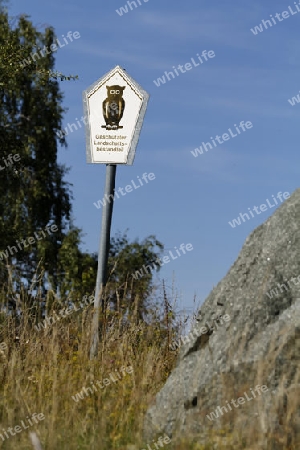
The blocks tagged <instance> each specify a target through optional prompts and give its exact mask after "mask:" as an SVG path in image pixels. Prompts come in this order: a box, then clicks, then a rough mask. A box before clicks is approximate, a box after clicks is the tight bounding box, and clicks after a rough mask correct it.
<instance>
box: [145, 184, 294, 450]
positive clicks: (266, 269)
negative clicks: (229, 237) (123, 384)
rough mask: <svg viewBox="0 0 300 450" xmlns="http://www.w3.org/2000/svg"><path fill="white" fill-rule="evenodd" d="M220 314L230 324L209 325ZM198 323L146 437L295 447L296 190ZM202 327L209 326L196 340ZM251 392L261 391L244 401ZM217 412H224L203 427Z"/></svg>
mask: <svg viewBox="0 0 300 450" xmlns="http://www.w3.org/2000/svg"><path fill="white" fill-rule="evenodd" d="M294 277H296V278H294ZM298 277H299V278H298ZM292 278H293V280H292ZM283 284H285V286H283ZM279 285H281V287H279ZM276 288H277V294H276V291H274V292H273V295H272V293H271V290H275V289H276ZM268 294H269V295H268ZM219 315H222V316H224V315H229V317H230V321H228V322H225V320H224V318H223V319H222V318H221V322H220V323H219V325H216V323H217V322H216V320H215V319H216V317H218V316H219ZM226 318H227V320H228V317H226ZM197 320H198V321H197V322H196V324H195V326H194V327H193V329H192V333H193V334H191V333H190V334H189V335H188V336H189V340H190V342H186V343H185V344H184V345H182V347H181V349H180V352H179V356H178V361H177V364H176V367H175V369H174V370H173V372H172V373H171V375H170V377H169V378H168V380H167V382H166V384H165V386H164V387H163V388H162V389H161V391H160V392H159V393H158V394H157V397H156V401H155V404H154V405H153V406H152V407H150V408H149V410H148V411H147V414H146V417H145V426H144V432H145V433H144V434H145V439H146V440H147V441H150V439H153V438H154V437H155V436H158V435H163V434H164V433H166V434H167V435H168V436H170V438H171V439H172V441H175V442H177V441H179V440H181V439H182V438H183V437H184V438H189V440H191V441H195V440H197V441H198V442H202V441H203V442H207V441H208V437H209V436H214V437H216V436H219V435H220V434H221V431H223V432H224V433H225V438H227V440H228V437H229V436H230V438H231V439H232V440H233V442H236V445H237V443H239V445H240V446H236V447H235V448H247V449H250V448H255V449H257V448H263V449H270V450H276V449H277V448H278V449H281V448H290V449H294V448H295V449H296V448H300V420H299V417H300V410H299V405H300V389H299V387H300V368H299V362H300V189H298V190H297V191H295V192H294V193H293V195H292V196H291V197H290V198H289V199H287V200H286V201H285V202H284V203H283V204H282V205H281V206H280V207H279V208H278V209H277V210H276V211H275V212H274V214H273V216H271V217H270V218H269V219H268V220H267V221H266V222H265V223H264V224H262V225H260V226H259V227H258V228H256V229H255V230H254V231H253V232H252V233H251V234H250V236H249V237H248V238H247V239H246V242H245V244H244V246H243V248H242V250H241V252H240V254H239V256H238V258H237V260H236V261H235V263H234V264H233V265H232V267H231V268H230V270H229V272H228V273H227V275H226V276H225V277H224V278H223V280H222V281H220V282H219V284H218V285H217V286H216V287H215V288H214V289H213V291H212V292H211V293H210V294H209V296H208V298H207V299H206V301H205V302H204V304H203V305H202V307H201V311H200V312H199V313H198V319H197ZM207 322H208V324H215V326H213V328H214V329H213V331H211V330H209V332H207V333H206V334H201V332H200V328H201V327H203V326H205V323H207ZM202 331H203V330H202ZM257 385H265V386H267V389H268V390H267V391H265V392H263V393H261V395H258V393H256V395H255V393H254V391H253V395H251V394H252V392H251V391H250V388H252V389H254V388H255V386H257ZM263 389H265V388H263ZM260 392H261V391H260ZM245 393H246V394H247V396H248V400H247V398H246V396H245ZM241 397H243V398H244V404H242V403H243V402H242V400H240V404H239V403H237V399H238V398H241ZM231 400H234V401H235V404H236V405H237V406H234V404H233V403H232V402H231ZM227 402H230V405H231V410H230V409H229V407H230V405H229V406H228V403H227ZM219 406H220V407H223V406H225V407H226V406H227V411H228V412H226V411H225V410H224V409H223V410H222V413H221V412H220V409H218V411H219V417H218V418H215V419H211V420H209V418H208V417H207V416H208V415H210V413H211V412H213V411H215V410H216V409H217V408H218V407H219ZM242 441H243V442H244V443H247V445H248V446H247V447H242V446H241V443H242ZM222 442H223V443H226V441H224V438H223V441H222ZM228 442H229V441H228ZM296 442H297V443H296ZM252 445H253V447H252ZM261 446H262V447H261ZM217 448H223V447H217ZM226 448H227V447H226Z"/></svg>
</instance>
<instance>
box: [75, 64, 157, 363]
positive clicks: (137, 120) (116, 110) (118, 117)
mask: <svg viewBox="0 0 300 450" xmlns="http://www.w3.org/2000/svg"><path fill="white" fill-rule="evenodd" d="M148 99H149V95H148V94H147V92H146V91H144V90H143V89H142V88H141V87H140V86H139V85H138V84H137V83H136V81H135V80H133V79H132V78H131V77H130V76H129V75H128V74H127V73H126V71H125V70H124V69H122V68H121V67H120V66H116V67H115V68H114V69H113V70H111V71H110V72H108V73H107V74H106V75H104V76H103V77H102V78H100V79H99V80H98V81H96V82H95V83H94V84H93V85H92V86H90V87H89V88H88V89H87V90H85V91H84V92H83V106H84V112H85V117H87V118H88V123H87V122H85V123H86V157H87V162H88V163H92V164H106V182H105V195H104V206H103V211H102V228H101V236H100V246H99V253H98V270H97V281H96V290H95V303H94V309H95V312H94V317H93V322H92V341H91V349H90V358H91V359H92V358H94V357H95V356H96V354H97V351H98V344H99V313H100V308H101V306H102V304H101V305H100V302H101V299H102V297H103V290H104V287H105V285H106V281H107V273H106V271H107V260H108V254H109V243H110V229H111V221H112V213H113V202H114V192H115V178H116V168H117V166H116V164H124V165H132V164H133V160H134V156H135V150H136V146H137V144H138V140H139V135H140V131H141V128H142V124H143V119H144V115H145V112H146V108H147V103H148ZM104 130H105V131H104ZM119 130H121V131H119Z"/></svg>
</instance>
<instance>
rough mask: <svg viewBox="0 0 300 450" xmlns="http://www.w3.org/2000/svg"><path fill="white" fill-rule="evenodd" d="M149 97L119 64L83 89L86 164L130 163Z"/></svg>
mask: <svg viewBox="0 0 300 450" xmlns="http://www.w3.org/2000/svg"><path fill="white" fill-rule="evenodd" d="M148 98H149V95H148V94H147V92H146V91H144V90H143V89H142V88H141V87H140V86H139V85H138V84H137V83H136V81H134V80H133V79H132V78H131V77H130V76H129V75H128V74H127V73H126V72H125V70H124V69H121V67H120V66H116V67H115V68H114V69H113V70H111V71H110V72H108V73H107V74H106V75H104V76H103V77H102V78H100V79H99V80H98V81H96V82H95V83H94V84H93V85H92V86H90V87H89V88H88V89H86V90H85V91H84V92H83V105H84V113H85V114H84V115H85V117H86V118H88V121H86V155H87V162H88V163H102V164H127V165H132V163H133V160H134V155H135V149H136V146H137V143H138V139H139V135H140V131H141V128H142V124H143V119H144V115H145V112H146V108H147V102H148Z"/></svg>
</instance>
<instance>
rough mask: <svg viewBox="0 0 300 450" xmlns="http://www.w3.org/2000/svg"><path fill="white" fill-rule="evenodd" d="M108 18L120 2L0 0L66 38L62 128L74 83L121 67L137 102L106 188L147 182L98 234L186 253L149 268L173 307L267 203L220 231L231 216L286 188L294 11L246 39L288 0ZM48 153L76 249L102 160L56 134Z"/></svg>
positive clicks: (73, 99)
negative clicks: (56, 146) (137, 119)
mask: <svg viewBox="0 0 300 450" xmlns="http://www.w3.org/2000/svg"><path fill="white" fill-rule="evenodd" d="M140 3H141V5H140V6H138V7H137V8H134V9H133V10H132V11H131V10H130V11H129V12H128V13H127V14H123V15H122V16H119V15H118V14H117V12H116V9H119V8H120V7H121V6H124V5H125V4H126V2H125V1H124V0H110V1H109V2H103V1H102V2H99V1H94V0H86V1H85V2H82V1H79V0H72V1H68V0H67V1H64V2H61V1H58V0H52V1H51V2H37V1H36V0H27V1H26V4H24V2H23V0H12V1H11V6H10V15H12V16H13V15H17V14H20V13H27V14H29V15H30V16H31V19H32V21H33V23H34V24H36V23H41V22H42V23H45V22H46V23H49V24H51V25H52V26H53V27H54V29H55V32H56V35H57V37H58V38H60V37H61V36H62V35H63V34H64V35H66V33H68V31H73V32H74V31H78V32H79V33H80V36H81V37H80V39H78V40H75V41H74V42H72V43H70V44H68V45H67V46H65V47H64V48H61V49H59V50H58V51H57V52H56V68H57V70H60V71H61V72H63V73H65V74H66V75H67V74H77V75H78V76H79V81H76V82H62V83H61V89H62V91H63V92H64V94H65V98H64V103H63V104H64V106H65V107H67V108H69V110H68V112H67V113H66V115H65V118H64V126H67V124H68V123H72V122H75V118H80V117H81V116H82V115H83V105H82V92H83V91H84V90H85V89H86V88H87V87H89V86H90V85H91V84H92V83H93V82H95V81H96V80H97V79H99V78H100V77H102V76H103V75H104V74H105V73H107V72H108V71H109V70H111V69H112V68H113V67H115V66H116V65H120V66H121V67H123V68H125V69H126V71H127V72H128V73H129V75H130V76H131V77H132V78H134V79H135V80H136V81H137V82H138V83H139V84H140V85H141V86H142V87H143V88H144V89H145V90H146V91H147V92H148V93H149V94H150V100H149V103H148V109H147V112H146V115H145V120H144V125H143V128H142V132H141V135H140V140H139V144H138V147H137V150H136V156H135V161H134V164H133V166H118V168H117V179H116V187H119V186H121V187H124V186H126V185H127V184H129V183H130V181H131V180H132V179H133V180H136V179H137V176H140V177H141V176H142V174H143V173H144V172H147V173H150V172H153V173H154V174H155V177H156V178H155V180H153V181H151V182H150V183H149V184H148V185H146V186H144V187H142V188H141V189H137V190H134V191H133V192H131V193H128V194H127V195H126V196H124V197H122V198H120V199H118V200H116V202H115V207H114V215H113V224H112V235H114V234H115V232H116V231H117V230H120V231H124V230H125V229H129V232H128V236H129V237H130V238H131V239H135V238H139V239H143V238H145V237H147V236H148V235H150V234H155V235H156V236H157V238H158V239H159V240H160V241H161V242H162V243H163V244H164V245H165V247H166V249H167V250H166V254H168V251H169V250H171V249H173V248H174V247H175V246H176V247H179V245H180V244H181V243H185V244H187V243H191V244H192V245H193V248H194V250H193V251H191V252H188V253H187V254H186V255H183V256H181V257H180V258H178V259H177V260H175V261H171V262H170V263H169V264H167V265H165V266H164V267H163V268H162V270H161V271H160V278H165V279H166V284H167V286H169V287H171V285H172V279H173V277H174V280H175V287H176V288H177V290H178V294H179V296H180V298H181V304H182V305H185V306H187V307H189V306H192V304H193V296H194V294H196V295H197V303H198V302H200V303H202V302H203V301H204V299H205V298H206V296H207V295H208V294H209V292H210V291H211V289H212V288H213V286H215V285H216V284H217V283H218V282H219V281H220V280H221V278H222V277H223V276H225V275H226V273H227V272H228V270H229V268H230V266H231V265H232V264H233V262H234V261H235V259H236V258H237V256H238V253H239V251H240V249H241V247H242V245H243V243H244V241H245V239H246V237H247V236H248V234H249V233H250V232H251V231H252V230H253V229H254V228H256V227H257V226H258V225H260V224H261V223H263V222H264V221H265V220H266V219H267V217H269V216H270V215H271V214H272V213H273V212H274V210H275V207H274V208H272V209H271V208H269V209H268V210H267V211H265V212H262V213H261V214H260V215H255V217H254V218H251V220H249V221H246V222H245V223H242V224H241V225H240V226H237V227H236V228H232V227H231V226H230V225H229V224H228V222H229V221H232V219H233V218H235V217H237V216H238V215H239V213H241V212H242V213H244V212H247V210H248V208H251V209H252V208H253V207H254V206H255V205H256V206H259V205H261V204H263V203H265V201H266V199H267V198H268V199H269V200H270V201H271V196H272V195H274V196H276V195H277V193H278V192H279V191H281V192H289V193H290V194H291V193H292V192H293V191H294V190H295V189H296V188H297V187H298V186H299V184H298V177H299V167H300V157H299V114H300V104H299V105H298V104H296V105H295V106H291V105H290V104H289V102H288V99H291V98H292V97H293V96H296V95H297V93H298V92H299V90H300V77H299V69H300V46H299V31H298V30H299V25H300V13H297V14H294V15H292V16H291V17H289V18H287V19H285V20H283V21H282V22H279V23H277V24H276V25H274V26H272V28H269V29H265V30H264V31H263V32H261V33H258V34H257V35H254V34H253V33H252V32H251V31H250V28H254V27H255V26H256V25H259V24H260V23H261V20H262V19H264V20H266V19H269V18H270V14H272V15H273V16H275V14H276V13H277V12H278V13H281V12H282V11H284V10H288V6H291V7H293V8H295V6H294V2H293V1H292V0H287V1H281V2H279V1H270V0H267V1H265V2H264V4H263V5H261V4H260V2H258V1H253V2H251V3H250V2H248V1H244V0H242V1H241V0H235V1H231V0H229V1H228V2H226V3H225V2H223V1H221V0H216V1H215V2H213V3H212V2H210V1H208V0H204V1H201V2H199V1H198V0H185V1H184V2H182V1H178V0H173V1H172V2H161V1H158V0H149V1H148V2H147V3H145V2H144V0H140ZM203 50H207V51H209V50H213V51H214V52H215V57H214V58H213V59H209V60H208V61H207V62H205V63H204V64H202V65H200V66H199V67H193V69H192V70H189V71H187V72H186V73H181V74H180V75H179V76H178V77H176V78H175V79H171V80H170V81H168V82H166V83H165V84H164V85H161V86H160V87H157V86H156V85H155V84H154V82H153V80H156V79H157V78H158V77H161V76H162V75H163V73H164V72H165V71H170V70H172V66H175V67H177V66H178V65H179V64H181V65H184V64H186V63H188V62H191V58H194V59H195V58H197V57H196V55H197V53H199V54H201V53H202V51H203ZM241 121H244V122H247V121H251V122H252V124H253V127H252V128H251V129H249V130H247V131H246V132H242V133H241V134H240V135H238V136H237V137H234V138H231V139H230V140H228V141H227V142H224V143H223V144H221V145H218V146H217V147H216V148H213V149H212V150H209V151H208V152H204V154H202V155H199V156H198V157H197V158H195V157H194V156H193V155H192V154H191V151H192V150H194V149H195V148H196V147H199V146H200V145H201V143H202V142H203V141H204V142H208V141H210V142H211V139H210V137H214V136H216V135H222V134H223V133H226V132H227V130H228V128H231V129H232V131H233V130H234V124H239V123H240V122H241ZM67 142H68V149H61V150H60V152H59V161H60V162H62V163H65V164H67V165H69V166H71V171H70V174H69V175H68V177H67V179H68V181H69V182H71V183H72V184H73V188H72V190H73V194H74V202H73V208H74V219H75V224H76V225H77V226H79V227H81V228H82V229H83V231H84V233H85V242H84V246H83V250H88V251H91V252H92V251H93V252H94V251H97V250H98V245H99V235H100V225H101V211H102V210H101V209H97V208H96V207H95V206H94V204H93V203H94V202H96V201H97V200H98V199H101V198H102V197H103V195H104V182H105V165H101V164H87V163H86V154H85V145H86V144H85V133H84V129H83V128H82V129H79V130H77V131H75V132H73V133H70V134H69V136H68V137H67Z"/></svg>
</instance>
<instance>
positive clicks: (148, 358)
mask: <svg viewBox="0 0 300 450" xmlns="http://www.w3.org/2000/svg"><path fill="white" fill-rule="evenodd" d="M23 308H24V309H23V310H24V314H23V317H22V320H21V321H17V320H16V319H13V318H11V317H7V316H4V315H0V343H1V342H3V341H4V342H5V343H6V344H7V350H4V351H2V352H1V351H0V433H1V430H3V429H4V430H7V428H8V427H15V426H16V425H19V424H20V423H21V421H22V420H23V421H24V420H25V419H26V417H27V416H29V415H31V414H33V413H35V412H36V413H43V414H44V415H45V420H43V421H41V422H39V423H38V424H36V425H35V426H32V427H30V428H29V429H28V430H24V431H22V432H21V433H19V434H16V436H11V437H9V439H5V441H4V442H3V441H2V439H1V437H0V449H1V450H4V449H5V450H12V449H13V450H15V449H18V450H29V449H31V450H32V444H31V440H30V437H29V432H35V433H36V434H37V436H38V437H39V439H40V441H41V443H42V448H43V450H54V449H55V450H56V449H59V450H87V449H89V450H102V449H103V450H110V449H124V450H125V449H126V450H141V449H143V448H146V447H147V444H146V443H145V442H143V439H142V428H143V417H144V413H145V411H146V409H147V408H148V407H149V406H150V405H151V403H152V402H153V400H154V398H155V395H156V393H157V392H158V391H159V390H160V388H161V387H162V386H163V384H164V382H165V381H166V379H167V378H168V376H169V374H170V372H171V370H172V368H173V366H174V363H175V360H176V356H177V355H176V353H175V352H171V351H170V350H169V346H168V344H169V343H170V342H171V340H172V339H174V338H176V336H175V335H174V331H173V329H172V320H170V307H169V306H168V303H167V301H166V299H165V312H164V317H163V320H160V321H159V320H154V319H153V320H152V321H151V323H149V324H145V323H139V324H136V323H135V324H129V326H128V327H127V328H125V329H122V328H121V325H120V324H121V320H120V317H115V316H113V315H110V321H111V326H110V327H109V329H108V331H107V333H106V334H105V337H104V338H103V339H102V340H101V344H100V349H99V354H98V357H97V359H95V360H92V361H91V360H90V359H89V349H90V348H89V347H90V339H91V337H90V324H91V319H92V313H93V306H89V307H87V308H86V309H84V310H82V311H80V312H77V313H74V314H72V315H71V316H69V317H67V318H65V319H63V320H61V321H60V322H58V323H56V324H54V325H52V326H50V327H49V328H48V329H46V330H42V331H40V332H38V331H36V330H35V329H34V328H33V326H32V316H31V313H30V310H26V308H25V307H24V305H23ZM179 333H182V329H181V330H179ZM122 366H125V367H128V366H132V367H133V373H132V374H127V375H126V376H124V377H123V378H122V380H120V381H118V382H116V383H115V384H113V383H111V384H110V385H108V386H106V388H105V389H103V390H101V391H100V390H99V389H98V390H97V392H95V393H93V394H92V395H89V396H85V397H84V399H82V400H80V401H78V402H77V403H76V402H75V401H74V400H73V399H72V396H75V394H76V393H78V392H79V391H81V390H82V388H83V387H84V386H85V387H88V386H91V382H92V381H97V380H98V381H101V380H103V379H104V378H108V377H109V374H110V373H112V372H115V370H118V371H119V372H120V370H119V369H120V368H121V367H122ZM287 414H288V413H287ZM252 439H253V436H252ZM211 442H214V443H215V444H212V443H211V444H207V445H200V444H199V443H197V444H193V445H190V444H188V443H185V444H182V445H173V444H172V443H171V444H169V445H166V446H165V447H164V448H165V449H169V450H171V449H177V450H179V449H180V450H181V449H185V450H187V449H193V450H208V449H213V448H217V449H223V448H224V449H227V450H228V449H230V448H232V449H233V448H234V449H238V448H247V449H250V448H251V446H250V444H249V446H248V447H244V446H243V445H242V444H241V446H237V445H236V444H235V445H232V446H231V444H230V442H231V437H230V436H228V435H226V431H224V432H223V433H222V432H220V433H218V436H216V435H214V436H212V437H211ZM216 443H217V444H216ZM151 448H154V447H151ZM147 450H148V447H147Z"/></svg>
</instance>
